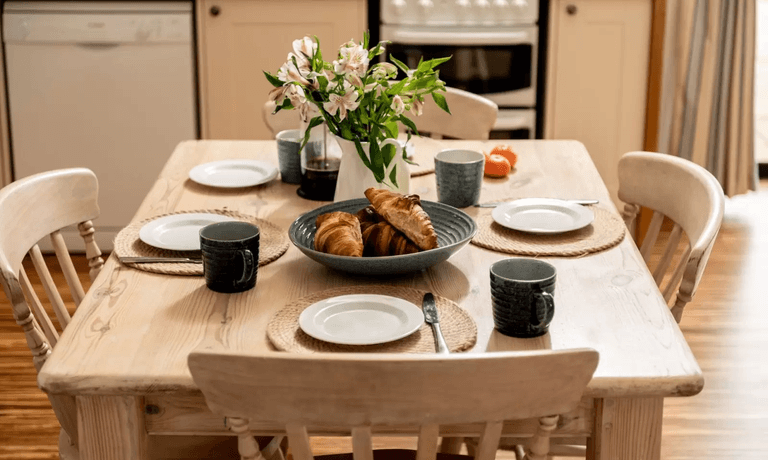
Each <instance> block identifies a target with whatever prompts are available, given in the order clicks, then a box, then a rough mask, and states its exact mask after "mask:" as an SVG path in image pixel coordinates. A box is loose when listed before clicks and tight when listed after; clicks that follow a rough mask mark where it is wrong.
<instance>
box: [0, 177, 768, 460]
mask: <svg viewBox="0 0 768 460" xmlns="http://www.w3.org/2000/svg"><path fill="white" fill-rule="evenodd" d="M75 259H76V260H75V263H76V265H77V267H78V271H79V272H80V273H81V274H82V276H81V278H82V279H83V283H84V285H85V286H88V284H89V283H88V280H87V264H86V263H85V260H84V259H83V258H82V257H77V258H75ZM52 271H53V275H54V277H55V278H57V280H59V281H60V280H61V279H62V276H61V273H60V271H58V270H52ZM28 273H29V274H30V277H31V278H33V282H35V281H34V276H33V271H32V270H30V271H28ZM766 281H768V181H763V182H762V184H761V190H760V191H759V192H756V193H751V194H749V195H743V196H738V197H735V198H733V199H729V200H728V201H727V204H726V214H725V219H724V222H723V227H722V229H721V231H720V235H719V236H718V239H717V242H716V244H715V248H714V250H713V251H712V256H711V258H710V261H709V265H708V266H707V270H706V272H705V274H704V278H703V281H702V283H701V285H700V287H699V291H698V292H697V294H696V297H695V299H694V301H693V302H692V303H691V304H689V306H688V307H687V308H686V311H685V315H684V316H683V321H682V324H681V329H682V330H683V333H684V334H685V337H686V338H687V340H688V342H689V343H690V345H691V348H692V349H693V352H694V354H695V355H696V358H697V359H698V361H699V364H700V366H701V367H702V369H703V371H704V374H705V380H706V383H705V387H704V390H703V391H702V393H701V394H699V395H697V396H694V397H691V398H678V399H668V400H667V402H666V404H665V413H664V431H663V441H662V458H664V459H667V460H694V459H695V460H699V459H708V458H739V459H764V458H766V455H768V366H766V365H765V364H764V363H765V362H766V359H765V356H764V355H765V353H766V352H767V350H768V315H766V313H765V310H766V305H768V302H766V300H765V297H766V294H765V285H766ZM35 284H36V288H37V289H38V290H39V292H38V295H39V296H44V294H43V291H42V288H41V286H40V285H39V283H35ZM0 297H1V298H0V460H6V459H14V460H16V459H19V460H26V459H29V460H42V459H55V458H58V455H57V453H56V452H57V451H56V442H57V436H58V430H59V427H58V423H57V421H56V418H55V417H54V415H53V412H52V411H51V408H50V405H49V403H48V400H47V399H46V397H45V395H44V394H43V393H41V392H40V391H39V390H38V389H37V386H36V383H35V370H34V367H33V366H32V361H31V358H30V355H29V352H28V350H27V348H26V343H25V341H24V337H23V335H22V334H21V333H20V331H19V329H18V326H16V324H15V322H14V321H13V317H12V315H11V310H10V305H9V303H8V301H7V299H6V298H5V296H0ZM69 306H70V310H73V305H72V304H71V301H70V304H69ZM54 322H55V319H54ZM411 445H415V444H413V440H410V439H392V438H388V439H378V440H377V442H376V446H377V447H385V446H402V447H408V446H411ZM313 448H314V449H315V452H314V453H315V454H316V455H317V454H325V453H332V452H340V451H349V447H348V442H346V440H344V439H342V440H329V439H327V438H323V439H317V440H314V442H313ZM499 458H500V459H504V460H506V459H511V458H513V457H512V455H511V453H510V452H503V453H501V454H500V455H499Z"/></svg>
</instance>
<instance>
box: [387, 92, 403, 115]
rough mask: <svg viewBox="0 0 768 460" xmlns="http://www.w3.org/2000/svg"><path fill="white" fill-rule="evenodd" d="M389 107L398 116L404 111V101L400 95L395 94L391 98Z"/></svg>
mask: <svg viewBox="0 0 768 460" xmlns="http://www.w3.org/2000/svg"><path fill="white" fill-rule="evenodd" d="M389 108H391V109H392V110H394V112H395V115H396V116H400V115H401V114H402V113H403V112H404V111H405V102H403V99H402V98H401V97H400V96H395V97H394V98H392V104H390V106H389Z"/></svg>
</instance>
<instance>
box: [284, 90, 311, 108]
mask: <svg viewBox="0 0 768 460" xmlns="http://www.w3.org/2000/svg"><path fill="white" fill-rule="evenodd" d="M288 86H290V89H289V90H288V91H286V96H287V97H288V99H290V100H291V104H292V105H293V106H294V107H296V108H299V107H301V106H302V105H304V104H306V103H307V96H306V94H304V89H303V88H302V87H301V86H298V85H288Z"/></svg>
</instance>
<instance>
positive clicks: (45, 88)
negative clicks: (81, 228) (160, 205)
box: [3, 1, 198, 250]
mask: <svg viewBox="0 0 768 460" xmlns="http://www.w3.org/2000/svg"><path fill="white" fill-rule="evenodd" d="M191 13H192V3H191V2H64V1H59V2H36V1H32V2H16V1H6V2H5V3H4V6H3V43H4V46H5V65H6V73H7V86H8V104H9V108H10V113H9V115H10V129H11V151H12V163H13V175H14V179H20V178H22V177H25V176H28V175H30V174H34V173H38V172H41V171H47V170H51V169H58V168H68V167H75V166H83V167H87V168H90V169H91V170H93V171H94V172H95V173H96V176H97V177H98V180H99V204H100V207H101V215H100V217H99V218H98V219H96V221H94V225H95V226H96V230H97V233H96V234H97V236H98V239H97V242H98V244H99V246H100V247H101V248H102V249H106V250H110V249H111V248H112V240H113V239H114V236H115V235H116V233H117V232H118V231H119V230H120V229H121V228H122V227H124V226H125V225H126V224H128V223H129V221H130V220H131V218H132V217H133V215H134V214H135V212H136V210H137V209H138V207H139V205H140V203H141V200H142V198H143V197H144V196H145V195H146V194H147V192H148V191H149V189H150V187H151V185H152V184H153V183H154V181H155V179H156V178H157V176H158V174H159V173H160V170H161V169H162V166H163V164H164V163H165V162H166V160H167V159H168V157H169V156H170V154H171V152H172V151H173V149H174V148H175V147H176V145H177V144H178V143H179V142H181V141H184V140H188V139H195V138H196V137H197V132H198V128H197V126H198V123H197V113H196V106H197V105H196V102H195V101H196V92H195V89H194V81H195V77H194V75H195V71H194V59H193V42H192V34H193V29H192V18H191V16H192V14H191ZM68 233H69V234H66V235H65V238H66V239H67V240H68V243H69V241H70V240H73V238H79V237H77V232H76V230H74V229H71V230H70V231H69V232H68ZM41 245H42V242H41ZM41 247H42V246H41ZM71 247H72V248H73V249H75V248H82V244H75V245H72V246H71Z"/></svg>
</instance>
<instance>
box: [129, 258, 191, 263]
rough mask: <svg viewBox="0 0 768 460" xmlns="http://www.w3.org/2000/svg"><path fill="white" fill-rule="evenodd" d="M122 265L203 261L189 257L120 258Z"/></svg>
mask: <svg viewBox="0 0 768 460" xmlns="http://www.w3.org/2000/svg"><path fill="white" fill-rule="evenodd" d="M120 262H122V263H124V264H187V263H189V264H201V263H203V259H192V258H190V257H121V258H120Z"/></svg>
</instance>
